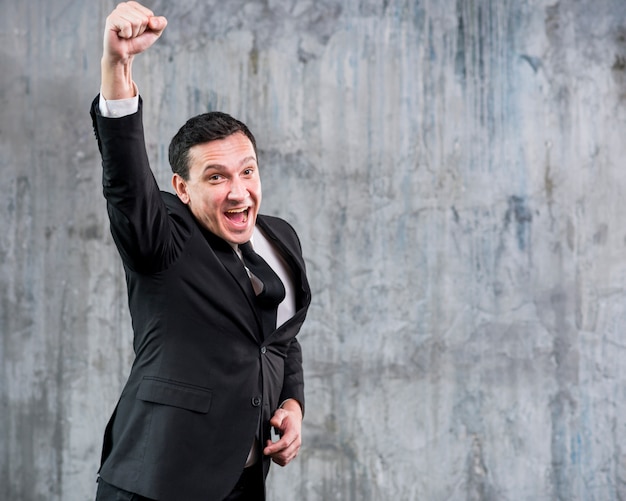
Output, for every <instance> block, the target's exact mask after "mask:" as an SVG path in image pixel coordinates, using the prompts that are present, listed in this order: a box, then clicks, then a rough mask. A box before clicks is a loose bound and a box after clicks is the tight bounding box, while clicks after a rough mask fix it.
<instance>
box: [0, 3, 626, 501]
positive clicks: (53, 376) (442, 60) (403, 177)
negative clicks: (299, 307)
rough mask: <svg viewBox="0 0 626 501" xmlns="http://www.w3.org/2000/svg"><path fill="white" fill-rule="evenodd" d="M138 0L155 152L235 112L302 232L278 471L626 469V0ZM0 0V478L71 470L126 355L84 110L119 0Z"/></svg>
mask: <svg viewBox="0 0 626 501" xmlns="http://www.w3.org/2000/svg"><path fill="white" fill-rule="evenodd" d="M149 5H150V6H152V7H153V8H154V10H156V11H158V12H160V13H163V14H165V15H166V16H167V17H168V19H169V22H170V24H169V27H168V29H167V32H166V34H165V35H164V36H163V38H162V39H161V40H160V41H159V43H158V46H156V47H154V48H153V50H152V51H151V52H150V53H149V54H146V55H145V56H144V57H143V58H142V59H140V60H138V61H137V62H136V64H135V72H136V80H137V82H138V84H139V87H140V90H141V92H142V94H143V96H144V99H145V103H146V112H145V116H146V122H147V134H148V144H149V152H150V156H151V158H152V159H153V166H154V170H155V172H156V175H157V178H158V179H159V180H160V182H161V183H162V185H163V186H164V187H165V186H168V185H169V184H168V183H169V176H170V174H169V167H168V166H167V161H166V147H167V144H168V142H169V139H170V137H171V136H172V134H173V133H174V132H175V131H176V130H177V128H178V127H179V126H180V125H181V124H182V122H183V121H184V120H185V119H186V118H187V117H189V116H190V115H192V114H196V113H198V112H201V111H204V110H206V109H221V110H224V111H227V112H230V113H232V114H234V115H235V116H238V117H240V118H242V119H243V120H244V121H246V122H248V124H249V125H250V126H251V128H252V129H253V130H254V131H255V132H256V134H257V138H258V141H259V143H260V145H261V152H260V155H261V162H262V168H263V179H264V194H265V197H264V208H265V210H264V212H267V213H275V214H278V215H281V216H283V217H285V218H287V219H288V220H290V221H291V222H292V223H293V224H294V226H295V227H296V228H297V229H298V231H299V233H300V236H301V238H302V242H303V246H304V249H305V252H306V256H307V261H308V265H309V271H310V277H311V282H312V284H313V287H314V292H315V300H314V303H313V306H312V308H311V311H310V315H309V321H308V324H307V325H306V326H305V328H304V330H303V332H302V335H301V340H302V343H303V347H304V352H305V357H306V376H307V391H308V393H307V394H308V406H307V415H306V421H305V428H304V435H305V446H304V448H303V450H302V453H301V456H300V458H299V459H298V460H297V462H295V463H294V464H292V465H290V466H289V467H287V468H285V469H280V468H275V469H273V471H272V473H271V486H270V494H271V499H273V500H275V501H293V500H295V499H297V500H304V501H306V500H309V501H317V500H319V501H327V500H349V501H368V500H381V501H387V500H486V501H487V500H511V501H513V500H563V501H565V500H567V501H572V500H602V501H607V500H624V499H626V341H625V337H624V330H625V328H626V227H625V226H624V211H625V209H624V198H625V196H626V172H625V169H624V162H625V159H626V140H625V136H626V3H625V2H624V1H623V0H581V1H576V2H574V1H569V2H568V1H565V0H561V1H556V0H497V1H496V0H491V1H490V0H473V1H470V0H467V1H465V0H445V1H440V0H410V1H409V0H385V1H373V0H345V1H340V0H324V1H315V2H314V1H307V0H285V1H277V0H266V1H249V2H246V1H243V0H229V1H228V2H220V1H217V0H210V1H204V0H203V1H200V0H197V1H182V2H166V1H155V2H152V3H150V4H149ZM0 6H1V9H0V11H1V12H2V14H1V15H0V172H1V176H0V193H2V198H1V200H0V329H1V336H2V338H1V342H0V364H1V365H0V422H1V423H2V426H0V498H1V499H7V500H8V499H11V500H25V501H31V500H32V501H35V500H37V501H38V500H45V501H60V500H63V501H66V500H67V501H73V500H84V499H90V498H91V497H92V496H93V493H94V492H95V472H96V469H97V463H98V457H99V452H100V441H101V435H102V431H103V429H104V425H105V422H106V420H107V419H108V416H109V414H110V412H111V411H112V409H113V406H114V405H115V401H116V399H117V397H118V394H119V391H120V388H121V385H122V384H123V382H124V380H125V377H126V374H127V372H128V368H129V365H130V362H131V360H132V349H131V331H130V327H129V318H128V314H127V312H126V299H125V284H124V279H123V274H122V268H121V265H120V263H119V259H118V256H117V254H116V251H115V248H114V246H113V245H112V241H111V238H110V235H109V231H108V223H107V220H106V214H105V206H104V200H103V198H102V195H101V187H100V168H99V157H98V154H97V149H96V144H95V141H94V139H93V134H92V132H91V126H90V121H89V118H88V115H87V111H88V107H89V104H90V101H91V99H92V98H93V97H94V96H95V94H96V93H97V91H98V79H99V57H100V47H101V32H102V26H103V23H104V18H105V17H106V14H107V13H108V11H109V10H110V9H111V8H112V7H113V6H114V2H108V1H107V2H102V1H93V2H76V1H70V0H32V1H29V2H23V1H20V0H2V2H1V4H0Z"/></svg>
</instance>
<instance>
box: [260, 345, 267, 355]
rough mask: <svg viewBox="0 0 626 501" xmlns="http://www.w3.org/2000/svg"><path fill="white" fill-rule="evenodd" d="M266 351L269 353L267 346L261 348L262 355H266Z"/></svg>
mask: <svg viewBox="0 0 626 501" xmlns="http://www.w3.org/2000/svg"><path fill="white" fill-rule="evenodd" d="M266 351H267V348H266V347H265V346H263V347H261V353H263V354H265V352H266Z"/></svg>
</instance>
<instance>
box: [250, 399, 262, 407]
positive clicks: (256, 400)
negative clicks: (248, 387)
mask: <svg viewBox="0 0 626 501" xmlns="http://www.w3.org/2000/svg"><path fill="white" fill-rule="evenodd" d="M252 405H253V406H254V407H258V406H259V405H261V397H253V398H252Z"/></svg>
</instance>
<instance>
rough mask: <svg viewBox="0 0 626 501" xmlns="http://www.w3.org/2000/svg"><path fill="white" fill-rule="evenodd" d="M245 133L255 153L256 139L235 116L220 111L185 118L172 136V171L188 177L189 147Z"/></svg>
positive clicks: (184, 177)
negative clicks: (183, 123)
mask: <svg viewBox="0 0 626 501" xmlns="http://www.w3.org/2000/svg"><path fill="white" fill-rule="evenodd" d="M238 132H240V133H242V134H245V135H246V137H247V138H248V139H249V140H250V142H251V143H252V147H253V148H254V153H255V154H256V152H257V151H256V140H255V139H254V135H253V134H252V132H250V129H248V127H247V126H246V124H244V123H243V122H240V121H239V120H237V119H236V118H233V117H231V116H230V115H228V114H227V113H222V112H220V111H210V112H208V113H202V114H201V115H197V116H195V117H192V118H190V119H189V120H187V122H186V123H185V125H183V126H182V127H181V128H180V129H179V130H178V132H177V133H176V135H175V136H174V137H173V138H172V141H171V142H170V148H169V160H170V166H171V167H172V172H174V173H175V174H178V175H179V176H180V177H182V178H183V179H185V180H186V179H189V149H190V148H191V147H193V146H195V145H197V144H202V143H208V142H209V141H215V140H217V139H226V138H227V137H228V136H231V135H233V134H236V133H238Z"/></svg>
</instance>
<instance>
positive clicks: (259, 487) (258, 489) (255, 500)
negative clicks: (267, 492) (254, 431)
mask: <svg viewBox="0 0 626 501" xmlns="http://www.w3.org/2000/svg"><path fill="white" fill-rule="evenodd" d="M262 499H264V486H263V474H262V473H261V461H258V462H257V463H256V464H255V465H253V466H250V467H248V468H244V470H243V473H242V474H241V476H240V477H239V480H238V481H237V483H236V484H235V487H234V488H233V490H232V491H231V493H230V494H229V495H228V496H226V497H225V498H224V501H260V500H262ZM96 501H158V500H155V499H151V498H146V497H144V496H140V495H139V494H135V493H133V492H128V491H125V490H123V489H119V488H118V487H115V486H114V485H111V484H109V483H107V482H105V481H104V480H102V479H101V478H98V490H97V492H96ZM206 501H214V500H211V499H207V500H206Z"/></svg>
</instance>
